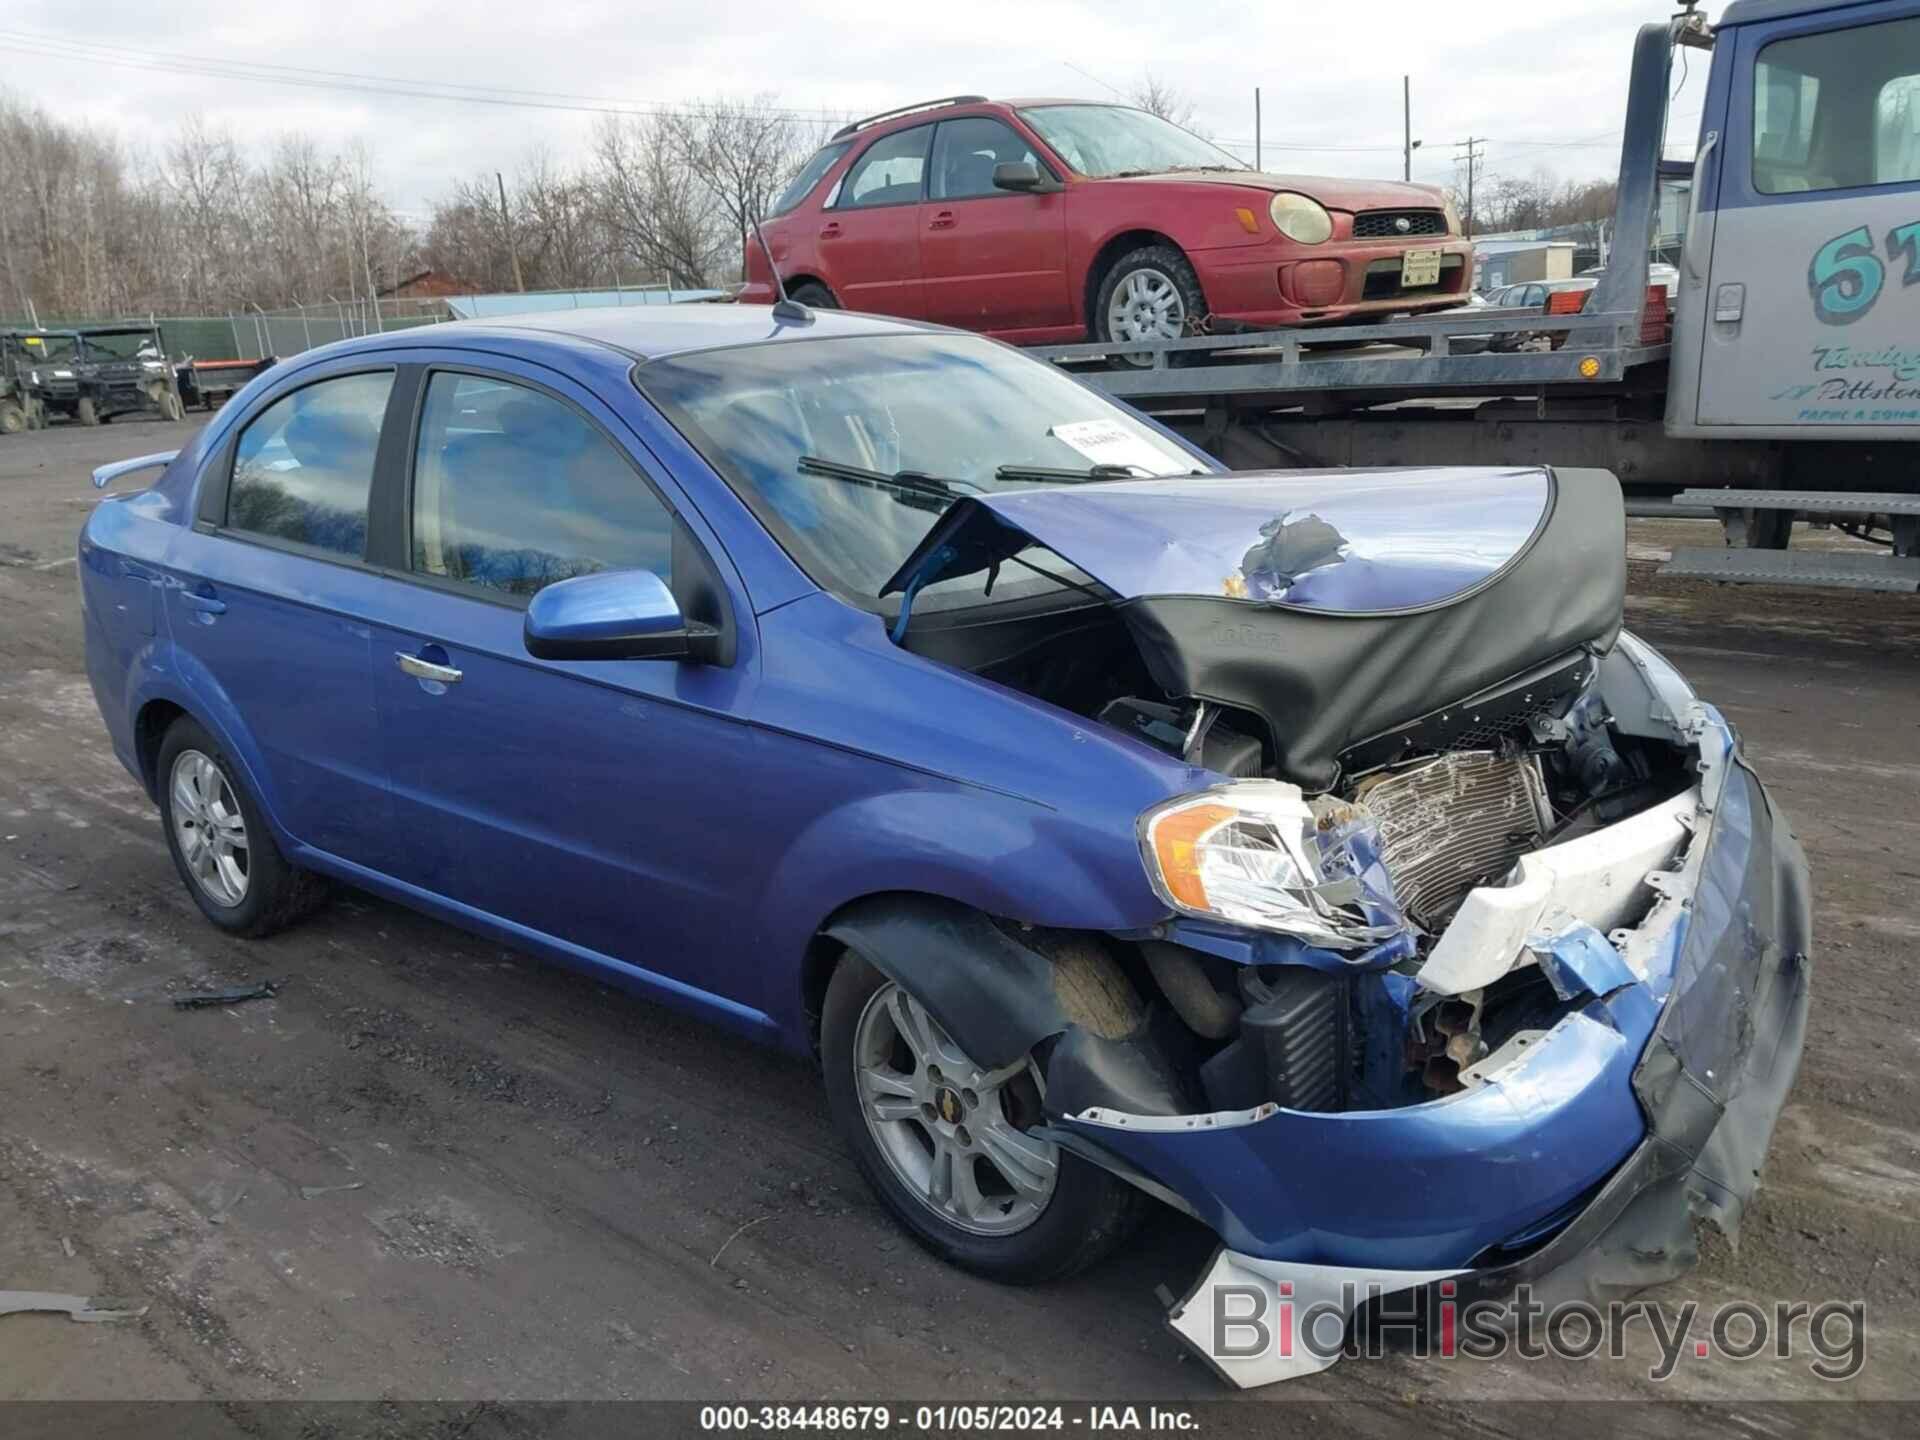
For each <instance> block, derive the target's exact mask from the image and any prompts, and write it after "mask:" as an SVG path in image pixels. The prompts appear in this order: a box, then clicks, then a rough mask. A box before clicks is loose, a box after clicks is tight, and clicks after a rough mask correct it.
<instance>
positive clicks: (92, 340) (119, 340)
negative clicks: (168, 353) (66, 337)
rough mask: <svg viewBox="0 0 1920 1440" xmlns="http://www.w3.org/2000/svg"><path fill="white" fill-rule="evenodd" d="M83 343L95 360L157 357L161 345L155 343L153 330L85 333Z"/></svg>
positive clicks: (82, 338) (82, 337)
mask: <svg viewBox="0 0 1920 1440" xmlns="http://www.w3.org/2000/svg"><path fill="white" fill-rule="evenodd" d="M80 339H81V343H82V344H83V345H85V346H86V347H87V353H88V354H89V355H90V356H91V357H92V358H93V359H95V360H131V359H133V358H134V357H136V356H141V357H145V358H149V359H151V358H157V357H158V356H159V354H160V350H159V347H158V346H156V345H155V344H154V343H153V332H152V331H151V330H119V331H106V332H104V333H102V334H97V335H83V336H81V337H80Z"/></svg>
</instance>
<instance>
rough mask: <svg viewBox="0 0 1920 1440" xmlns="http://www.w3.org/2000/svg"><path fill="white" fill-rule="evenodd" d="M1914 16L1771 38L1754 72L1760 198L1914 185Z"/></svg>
mask: <svg viewBox="0 0 1920 1440" xmlns="http://www.w3.org/2000/svg"><path fill="white" fill-rule="evenodd" d="M1916 102H1920V17H1914V18H1909V19H1905V20H1889V21H1884V22H1882V23H1880V24H1877V25H1855V26H1851V27H1849V28H1848V29H1844V30H1823V31H1820V32H1818V33H1817V34H1812V35H1796V36H1793V37H1791V38H1789V39H1784V40H1776V41H1774V42H1773V43H1772V44H1770V45H1764V46H1762V47H1761V49H1760V54H1759V58H1758V59H1757V60H1756V62H1755V64H1754V67H1753V154H1752V164H1753V188H1754V189H1755V190H1757V191H1759V192H1760V193H1761V194H1762V195H1794V194H1803V193H1805V192H1807V191H1810V190H1844V189H1852V188H1854V187H1857V186H1866V185H1893V184H1900V183H1903V182H1908V181H1913V180H1916V179H1920V104H1917V103H1916Z"/></svg>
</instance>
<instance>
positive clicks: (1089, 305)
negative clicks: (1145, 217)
mask: <svg viewBox="0 0 1920 1440" xmlns="http://www.w3.org/2000/svg"><path fill="white" fill-rule="evenodd" d="M1153 245H1165V246H1168V247H1169V248H1171V249H1174V250H1178V251H1179V252H1180V253H1181V254H1182V255H1185V254H1186V253H1187V250H1186V247H1185V246H1184V245H1182V244H1181V243H1180V242H1179V241H1178V240H1176V239H1174V238H1173V237H1172V236H1171V235H1169V234H1167V233H1166V232H1165V231H1163V230H1148V229H1135V230H1121V231H1119V232H1117V233H1116V234H1113V235H1110V236H1108V237H1107V239H1105V240H1104V241H1102V242H1101V244H1100V248H1099V249H1098V250H1096V251H1095V252H1094V255H1093V260H1092V262H1091V263H1090V264H1089V265H1088V266H1087V279H1086V283H1085V284H1084V285H1083V286H1082V287H1081V292H1080V320H1081V323H1082V324H1084V325H1085V326H1086V327H1087V331H1088V333H1089V334H1091V333H1092V331H1093V315H1094V306H1095V303H1096V302H1097V301H1098V300H1099V298H1100V287H1101V286H1102V285H1103V284H1105V283H1106V279H1107V272H1108V271H1110V270H1112V269H1113V267H1114V266H1115V265H1116V264H1118V263H1119V260H1120V257H1121V256H1123V255H1125V254H1127V253H1128V252H1129V251H1133V250H1143V249H1146V248H1147V247H1149V246H1153ZM1187 263H1188V264H1189V265H1191V264H1192V263H1193V262H1192V261H1191V260H1189V261H1188V262H1187Z"/></svg>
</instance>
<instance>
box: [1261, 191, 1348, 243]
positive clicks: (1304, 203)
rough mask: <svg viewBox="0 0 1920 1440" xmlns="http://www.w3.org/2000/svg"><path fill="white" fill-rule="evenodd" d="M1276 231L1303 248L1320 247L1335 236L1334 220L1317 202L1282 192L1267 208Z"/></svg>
mask: <svg viewBox="0 0 1920 1440" xmlns="http://www.w3.org/2000/svg"><path fill="white" fill-rule="evenodd" d="M1267 213H1268V214H1269V215H1271V216H1272V217H1273V227H1274V229H1276V230H1278V231H1279V232H1280V233H1281V234H1282V235H1284V236H1286V237H1287V238H1288V239H1289V240H1292V241H1294V242H1295V243H1296V244H1300V245H1319V244H1322V243H1323V242H1325V241H1326V240H1327V239H1328V238H1329V237H1331V236H1332V234H1333V217H1332V216H1331V215H1329V214H1328V213H1327V210H1326V207H1325V206H1324V205H1322V204H1321V203H1320V202H1319V201H1318V200H1310V199H1308V198H1307V197H1306V196H1305V195H1296V194H1294V193H1293V192H1292V191H1291V190H1282V191H1281V192H1280V193H1279V194H1278V195H1276V196H1274V197H1273V201H1272V203H1271V204H1270V205H1268V206H1267Z"/></svg>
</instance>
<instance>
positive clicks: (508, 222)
mask: <svg viewBox="0 0 1920 1440" xmlns="http://www.w3.org/2000/svg"><path fill="white" fill-rule="evenodd" d="M493 179H494V183H495V184H497V185H498V186H499V187H500V228H501V229H502V230H504V231H506V232H507V254H508V255H510V256H511V257H512V258H513V288H514V289H516V290H518V291H519V292H520V293H521V294H522V295H524V294H526V293H527V279H526V277H525V276H524V275H522V274H521V273H520V246H519V243H518V242H517V241H515V239H514V238H513V217H512V216H511V215H509V214H508V213H507V177H506V176H504V175H502V174H501V173H500V172H499V171H498V170H496V171H494V172H493Z"/></svg>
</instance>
